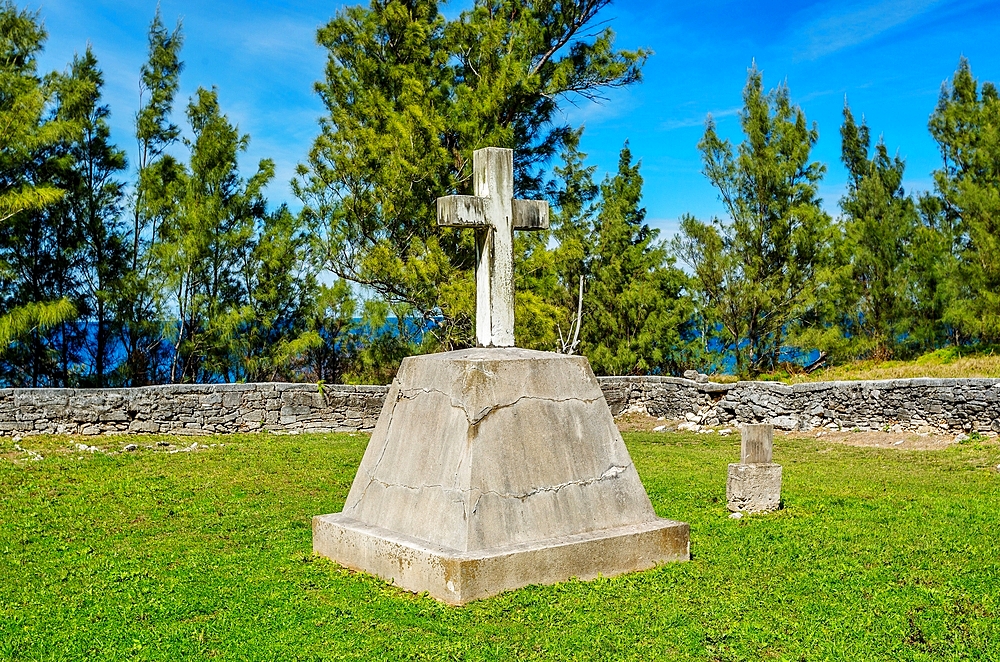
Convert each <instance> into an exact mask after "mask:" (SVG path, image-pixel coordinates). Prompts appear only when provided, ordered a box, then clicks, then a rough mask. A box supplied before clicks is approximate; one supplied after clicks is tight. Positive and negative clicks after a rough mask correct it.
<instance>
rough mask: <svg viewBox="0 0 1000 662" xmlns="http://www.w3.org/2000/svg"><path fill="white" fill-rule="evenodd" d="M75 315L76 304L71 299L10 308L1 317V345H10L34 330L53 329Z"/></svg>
mask: <svg viewBox="0 0 1000 662" xmlns="http://www.w3.org/2000/svg"><path fill="white" fill-rule="evenodd" d="M75 316H76V306H74V305H73V303H72V302H71V301H70V300H69V299H60V300H59V301H52V302H48V303H26V304H24V305H22V306H17V307H16V308H12V309H9V310H8V311H7V313H6V314H4V315H3V316H2V317H0V347H9V346H10V345H11V344H12V343H14V342H16V341H18V340H20V339H22V338H24V337H25V336H27V335H28V334H30V333H32V332H33V331H44V330H45V329H51V328H53V327H56V326H58V325H60V324H62V323H63V322H65V321H66V320H68V319H72V318H73V317H75Z"/></svg>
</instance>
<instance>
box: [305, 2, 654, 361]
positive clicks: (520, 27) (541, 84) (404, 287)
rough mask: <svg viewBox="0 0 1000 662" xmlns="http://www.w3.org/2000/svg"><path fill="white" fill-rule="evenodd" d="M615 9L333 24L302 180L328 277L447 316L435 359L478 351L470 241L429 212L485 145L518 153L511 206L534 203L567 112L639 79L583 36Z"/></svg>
mask: <svg viewBox="0 0 1000 662" xmlns="http://www.w3.org/2000/svg"><path fill="white" fill-rule="evenodd" d="M608 3H609V0H573V1H571V2H564V3H550V2H537V1H535V0H502V1H500V2H486V1H480V2H476V3H475V4H474V6H473V7H472V9H470V10H468V11H465V12H463V13H462V14H461V15H460V16H459V17H458V18H456V19H454V20H451V21H448V20H446V19H445V18H444V17H443V16H442V15H441V13H440V12H439V9H438V7H439V4H440V3H439V2H438V1H437V0H385V1H383V0H375V1H373V2H371V4H370V6H369V7H367V8H363V7H350V8H347V9H344V10H342V11H341V12H339V13H338V15H337V16H336V17H335V18H334V19H333V20H332V21H331V22H330V23H329V24H328V25H326V26H325V27H324V28H322V29H321V30H320V32H319V41H320V43H321V44H322V45H323V46H324V47H325V48H326V49H327V50H328V51H329V59H328V64H327V69H326V77H325V80H324V81H322V82H321V83H319V84H318V85H317V89H318V91H319V93H320V95H321V97H322V98H323V101H324V104H325V105H326V107H327V111H328V114H327V116H326V117H324V118H323V120H322V122H321V134H320V136H319V137H318V138H317V139H316V141H315V144H314V146H313V149H312V151H311V152H310V155H309V159H308V162H307V164H305V165H303V166H302V167H301V168H300V170H299V179H298V183H297V193H298V195H300V196H301V197H302V199H303V201H304V202H305V205H306V210H305V213H306V214H307V217H308V219H309V221H310V223H312V224H313V227H314V228H315V231H316V232H317V233H318V234H321V235H322V236H323V237H324V238H325V246H326V250H327V255H328V259H327V262H326V266H328V267H329V269H330V270H331V271H333V272H334V273H335V274H337V275H338V276H339V277H341V278H343V279H345V280H348V281H350V282H352V283H356V284H360V285H362V286H363V287H364V288H365V290H366V291H370V292H372V293H373V294H374V295H376V296H378V297H380V298H381V299H383V300H384V301H386V302H388V303H389V304H390V305H393V306H395V307H397V308H398V309H399V310H400V311H401V312H402V313H403V314H404V315H405V314H407V313H409V312H412V313H413V314H415V315H417V316H418V317H420V318H421V319H422V320H424V324H427V323H430V322H432V321H435V320H438V319H439V317H440V316H442V315H443V320H440V322H441V323H440V325H439V326H438V327H437V329H436V330H435V333H436V334H437V338H438V340H439V341H440V342H441V343H442V345H443V346H445V347H460V346H466V345H468V344H469V343H471V342H472V338H473V335H472V324H471V323H470V320H471V318H472V311H473V310H474V305H473V302H474V292H473V279H472V277H471V269H472V267H473V265H474V264H475V249H474V243H473V240H472V236H471V233H467V232H466V233H462V232H460V231H458V230H448V231H442V230H440V229H438V228H437V227H436V222H435V205H434V201H435V199H436V198H437V197H440V196H442V195H446V194H449V193H456V192H460V193H471V188H472V182H471V176H472V152H473V151H474V150H475V149H477V148H480V147H487V146H494V147H507V148H513V149H515V150H516V158H515V164H516V168H517V173H516V176H515V180H516V181H515V189H516V192H517V194H518V195H521V196H528V195H535V194H538V193H539V191H540V189H541V185H540V179H539V174H538V166H539V165H540V164H541V163H543V162H544V161H545V160H546V159H548V158H549V157H550V156H551V155H553V154H555V153H556V151H557V150H558V148H559V145H560V143H561V141H562V139H563V138H564V137H565V136H566V134H567V131H568V129H567V127H564V126H561V125H559V124H557V123H556V119H557V115H556V111H557V110H558V108H559V103H560V101H561V100H563V99H566V98H574V97H576V98H579V97H583V98H593V97H595V96H598V95H600V94H601V92H602V90H605V89H607V88H609V87H616V86H623V85H629V84H631V83H633V82H635V81H636V80H638V79H639V71H640V67H641V65H642V62H643V61H644V60H645V57H646V53H645V52H643V51H637V52H628V51H619V50H616V49H615V48H614V35H613V33H612V32H611V31H610V30H609V29H605V30H603V31H601V32H599V33H598V34H597V35H596V36H594V35H592V33H591V32H590V29H591V28H593V27H594V21H595V16H596V14H597V13H598V11H599V10H600V9H601V8H603V7H604V6H606V5H607V4H608ZM531 242H532V240H530V239H525V240H523V241H520V242H519V243H520V244H521V245H522V246H530V245H531ZM535 242H536V244H537V239H536V240H535ZM524 250H529V252H533V249H529V248H525V249H524ZM537 255H538V257H539V258H542V257H544V252H538V254H537ZM546 259H547V258H546ZM524 273H526V272H524V270H523V269H522V274H524ZM531 273H537V270H533V271H531ZM525 283H527V281H525ZM530 298H531V295H526V299H525V301H524V302H522V303H521V304H516V305H520V306H521V310H523V311H525V313H524V314H525V315H526V316H525V317H524V318H523V319H522V326H521V327H520V328H521V330H522V333H525V334H527V336H522V337H524V338H525V340H529V341H530V337H531V336H534V337H535V338H536V339H537V340H538V342H544V339H545V338H549V339H551V336H552V333H551V330H548V331H546V330H545V329H541V328H537V324H543V322H542V321H543V320H544V319H546V318H551V316H552V314H554V311H553V310H552V309H549V308H545V307H544V306H542V305H540V304H541V303H544V301H541V300H530V301H529V299H530ZM536 304H538V305H536ZM535 313H538V316H536V317H535V318H534V319H528V317H529V316H531V315H534V314H535ZM529 314H530V315H529ZM525 325H527V328H526V327H525ZM532 329H534V330H532Z"/></svg>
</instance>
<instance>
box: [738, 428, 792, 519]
mask: <svg viewBox="0 0 1000 662" xmlns="http://www.w3.org/2000/svg"><path fill="white" fill-rule="evenodd" d="M740 436H741V442H740V462H739V464H730V465H729V477H728V479H727V480H726V504H727V506H728V507H729V510H730V511H732V512H734V513H737V512H739V513H766V512H771V511H774V510H777V509H778V508H779V507H780V506H781V465H780V464H774V462H773V461H772V460H773V453H774V426H773V425H771V424H770V423H761V424H751V425H744V426H743V427H742V428H741V429H740Z"/></svg>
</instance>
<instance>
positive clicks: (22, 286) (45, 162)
mask: <svg viewBox="0 0 1000 662" xmlns="http://www.w3.org/2000/svg"><path fill="white" fill-rule="evenodd" d="M45 36H46V35H45V31H44V30H43V29H42V27H41V25H40V24H39V21H38V17H37V15H36V14H33V13H31V12H28V11H26V10H24V11H21V10H18V9H17V8H16V7H15V6H14V5H13V4H12V3H11V2H9V1H8V0H3V1H2V2H0V228H2V229H3V231H2V232H0V236H2V239H0V283H2V284H3V290H2V295H0V356H3V357H5V358H7V359H8V360H10V359H11V358H13V360H14V362H15V364H14V371H15V373H17V372H20V373H21V374H30V375H31V376H32V379H33V380H34V381H33V383H35V384H37V383H38V378H39V373H40V368H41V366H40V363H41V361H43V360H49V359H51V355H50V353H49V351H48V348H47V347H46V345H45V343H44V340H42V337H41V332H43V331H44V330H45V329H48V328H52V327H55V326H57V325H59V324H61V323H62V322H64V321H66V320H69V319H72V318H74V317H75V316H76V314H77V310H76V307H75V306H74V305H73V304H72V302H70V301H69V300H68V299H67V298H66V297H65V293H64V292H62V291H59V290H60V288H59V287H58V284H59V283H56V285H57V286H56V287H51V285H53V281H54V280H58V279H59V275H60V274H61V273H62V272H64V271H65V270H66V268H67V266H68V265H67V263H66V259H65V255H64V254H63V250H62V249H63V248H64V247H65V246H66V244H65V243H64V242H66V241H72V238H71V237H64V236H62V235H61V234H60V233H59V232H53V230H55V228H54V227H53V226H52V225H50V224H46V223H44V222H43V223H40V222H39V221H40V219H42V218H46V216H45V213H46V210H49V209H51V207H52V206H53V205H54V204H55V203H57V202H58V201H59V200H61V199H62V198H63V196H64V195H65V191H64V190H63V189H61V188H60V187H59V186H57V185H56V183H55V181H54V179H55V173H54V170H57V169H58V168H59V167H60V165H61V163H60V157H61V156H62V155H61V154H60V153H59V151H58V147H59V145H60V144H61V143H62V141H63V140H65V139H66V138H67V137H68V136H70V135H72V134H73V133H74V132H75V131H76V130H77V129H78V127H77V126H76V125H75V124H73V122H72V121H69V120H66V119H64V118H60V117H53V116H52V106H53V103H54V97H55V93H56V89H57V88H58V86H59V84H60V79H59V77H57V76H54V75H53V76H47V77H45V78H44V79H43V78H40V77H39V75H38V71H37V56H38V53H39V52H40V51H41V50H42V46H43V44H44V41H45ZM57 272H58V273H57ZM19 359H20V360H19ZM17 364H20V365H17ZM25 364H29V365H25Z"/></svg>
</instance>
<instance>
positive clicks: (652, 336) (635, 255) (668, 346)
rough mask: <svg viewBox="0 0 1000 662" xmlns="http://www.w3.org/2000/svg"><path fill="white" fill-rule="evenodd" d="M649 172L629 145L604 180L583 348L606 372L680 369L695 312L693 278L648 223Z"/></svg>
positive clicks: (596, 368) (598, 369) (586, 298)
mask: <svg viewBox="0 0 1000 662" xmlns="http://www.w3.org/2000/svg"><path fill="white" fill-rule="evenodd" d="M641 199H642V176H641V175H640V174H639V164H638V163H633V162H632V153H631V151H630V150H629V148H628V144H626V145H625V147H624V148H623V149H622V151H621V155H620V158H619V162H618V172H617V173H616V174H615V175H614V176H613V177H612V176H609V177H607V178H605V180H604V182H603V183H602V184H601V203H600V211H599V212H598V214H597V218H596V220H595V223H594V232H595V235H596V236H595V237H594V249H593V250H594V252H593V257H592V263H591V265H590V278H589V280H588V284H587V290H586V293H585V295H584V299H583V306H584V307H583V311H584V323H583V328H582V340H583V343H582V347H583V353H584V354H586V356H587V358H589V359H590V362H591V364H592V365H593V367H594V371H595V372H597V373H599V374H610V375H631V374H649V373H653V372H667V373H674V372H678V371H679V370H680V369H681V367H682V365H683V364H684V356H683V351H684V348H685V345H686V339H685V338H683V337H682V333H683V331H684V327H685V326H686V325H687V324H688V322H689V320H690V316H691V313H692V310H691V307H690V305H689V302H688V300H687V299H686V297H684V296H683V295H684V286H685V283H686V280H687V279H686V277H685V276H684V274H683V273H682V272H681V271H680V270H678V269H676V268H674V267H673V264H672V261H670V260H668V257H667V252H666V249H665V247H664V246H663V244H662V243H661V242H658V241H657V240H656V239H657V235H658V234H659V231H658V230H655V229H653V228H650V227H649V226H648V225H647V224H646V223H645V217H646V210H645V209H643V208H642V207H640V206H639V205H640V202H641Z"/></svg>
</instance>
